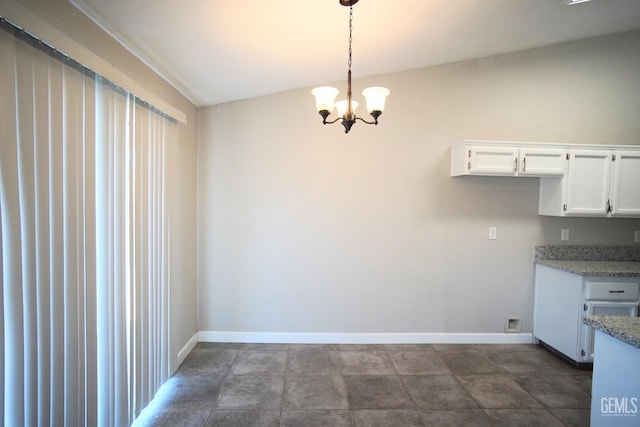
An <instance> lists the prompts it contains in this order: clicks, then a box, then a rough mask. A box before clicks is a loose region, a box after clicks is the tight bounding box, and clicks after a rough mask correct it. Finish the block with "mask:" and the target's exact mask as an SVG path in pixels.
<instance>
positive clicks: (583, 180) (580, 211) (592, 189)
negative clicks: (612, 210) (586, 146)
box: [564, 150, 612, 216]
mask: <svg viewBox="0 0 640 427" xmlns="http://www.w3.org/2000/svg"><path fill="white" fill-rule="evenodd" d="M611 160H612V152H611V151H601V150H571V151H570V152H569V171H568V174H567V179H568V182H567V193H566V201H565V206H564V210H565V213H566V215H575V216H607V213H608V210H609V191H610V188H611V163H612V161H611Z"/></svg>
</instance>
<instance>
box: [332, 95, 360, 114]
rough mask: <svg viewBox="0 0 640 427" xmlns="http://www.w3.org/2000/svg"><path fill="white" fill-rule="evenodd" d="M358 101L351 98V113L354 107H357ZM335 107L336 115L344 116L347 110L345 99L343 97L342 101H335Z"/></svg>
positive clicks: (354, 111) (354, 110)
mask: <svg viewBox="0 0 640 427" xmlns="http://www.w3.org/2000/svg"><path fill="white" fill-rule="evenodd" d="M358 105H360V104H358V102H357V101H354V100H351V112H352V113H353V114H355V113H356V108H358ZM336 109H337V110H338V117H344V115H345V114H346V112H347V100H346V99H343V100H342V101H338V102H336Z"/></svg>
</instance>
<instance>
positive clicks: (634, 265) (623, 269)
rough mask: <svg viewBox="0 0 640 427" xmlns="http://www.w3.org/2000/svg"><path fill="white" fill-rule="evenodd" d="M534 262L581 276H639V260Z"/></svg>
mask: <svg viewBox="0 0 640 427" xmlns="http://www.w3.org/2000/svg"><path fill="white" fill-rule="evenodd" d="M536 264H539V265H546V266H547V267H551V268H556V269H558V270H563V271H568V272H569V273H573V274H580V275H582V276H611V277H640V262H636V261H591V260H557V259H539V260H536Z"/></svg>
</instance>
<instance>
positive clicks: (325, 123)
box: [322, 117, 342, 125]
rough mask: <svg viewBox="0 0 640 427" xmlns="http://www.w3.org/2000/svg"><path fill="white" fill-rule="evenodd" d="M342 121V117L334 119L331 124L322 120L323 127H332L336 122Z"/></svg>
mask: <svg viewBox="0 0 640 427" xmlns="http://www.w3.org/2000/svg"><path fill="white" fill-rule="evenodd" d="M340 119H342V117H338V118H336V119H333V120H331V121H330V122H328V121H327V119H324V120H322V124H323V125H331V124H334V123H335V122H337V121H338V120H340Z"/></svg>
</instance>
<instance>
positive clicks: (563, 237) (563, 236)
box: [560, 228, 569, 240]
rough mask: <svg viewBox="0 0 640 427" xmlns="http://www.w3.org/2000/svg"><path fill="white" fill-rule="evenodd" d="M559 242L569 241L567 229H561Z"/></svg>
mask: <svg viewBox="0 0 640 427" xmlns="http://www.w3.org/2000/svg"><path fill="white" fill-rule="evenodd" d="M560 240H569V229H567V228H563V229H562V232H561V233H560Z"/></svg>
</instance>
